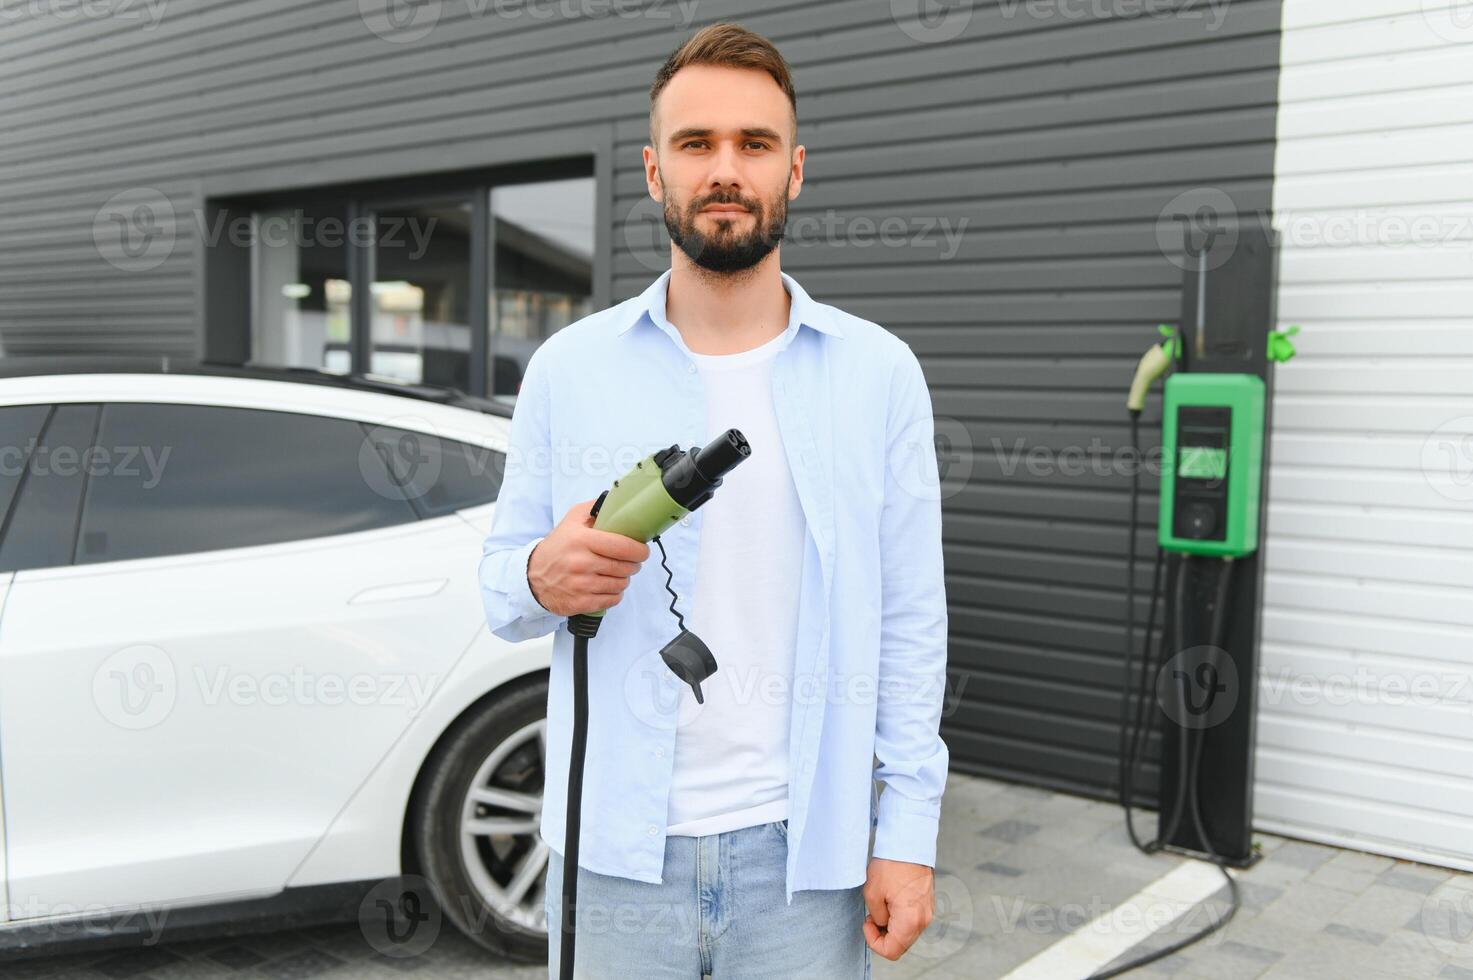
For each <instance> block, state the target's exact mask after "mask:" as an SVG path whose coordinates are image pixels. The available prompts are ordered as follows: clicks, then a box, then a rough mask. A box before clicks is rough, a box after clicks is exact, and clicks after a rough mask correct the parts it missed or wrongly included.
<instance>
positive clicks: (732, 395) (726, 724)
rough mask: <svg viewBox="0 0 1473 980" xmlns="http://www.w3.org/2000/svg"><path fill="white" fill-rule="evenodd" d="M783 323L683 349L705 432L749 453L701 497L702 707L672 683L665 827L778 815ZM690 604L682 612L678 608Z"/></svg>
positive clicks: (781, 811)
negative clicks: (706, 651)
mask: <svg viewBox="0 0 1473 980" xmlns="http://www.w3.org/2000/svg"><path fill="white" fill-rule="evenodd" d="M786 335H787V332H786V331H785V332H784V333H782V334H779V335H778V336H776V337H774V338H773V339H772V340H770V341H768V342H767V343H765V344H763V345H762V346H760V347H754V348H752V349H751V350H747V351H742V352H741V353H738V354H694V355H693V356H694V359H695V362H696V365H697V367H698V368H699V369H700V371H701V376H702V379H703V380H704V382H705V388H706V418H707V427H708V429H709V430H710V431H709V432H707V434H706V438H707V439H708V440H710V439H714V438H715V437H716V436H718V435H719V434H721V433H722V432H725V431H726V430H727V429H733V428H734V429H740V430H741V433H742V435H744V436H745V437H746V438H747V442H748V443H749V444H750V445H751V447H752V455H751V456H750V457H749V458H748V459H746V460H745V461H744V462H743V463H742V464H741V465H740V466H738V467H736V469H734V470H732V471H730V472H729V473H727V475H726V477H725V479H724V480H723V482H722V485H721V488H720V489H718V490H717V491H716V494H715V496H713V497H712V498H711V499H710V500H708V501H707V502H706V503H704V504H702V505H701V512H702V525H701V534H700V549H699V552H700V553H699V557H698V559H697V562H696V588H695V596H694V597H693V598H692V601H690V602H686V601H685V600H684V597H682V601H681V605H682V606H684V607H685V608H683V609H682V610H681V611H682V613H684V614H685V622H686V628H688V629H689V630H691V632H693V633H695V634H696V635H697V636H699V637H700V638H701V639H702V640H703V641H705V643H706V645H707V646H708V647H709V648H710V649H711V653H712V654H713V655H714V656H715V657H716V668H717V669H716V673H714V674H712V675H711V676H710V677H709V678H708V679H707V680H705V681H704V682H702V684H701V693H702V695H703V696H704V697H705V699H706V703H705V704H696V700H695V694H694V693H693V692H692V691H691V689H690V688H689V687H688V686H687V685H684V684H682V685H680V690H681V692H682V693H681V705H680V711H679V714H678V716H677V726H678V727H677V729H676V737H675V769H674V778H673V782H672V784H671V788H670V810H669V827H668V828H667V833H669V834H672V835H676V836H702V835H705V834H718V833H725V832H726V831H729V830H738V829H740V828H742V827H750V826H755V825H757V824H763V823H770V822H772V821H775V820H782V819H785V818H786V817H787V815H788V731H789V727H790V722H791V717H792V687H793V665H794V660H795V656H796V645H797V633H798V593H799V587H800V584H801V578H800V576H801V573H802V565H803V546H804V543H805V540H806V537H805V536H806V534H807V530H808V529H807V524H806V523H805V519H804V516H803V508H802V504H801V502H800V501H799V499H798V490H797V487H796V486H795V485H794V483H793V475H792V471H791V470H790V469H789V468H788V459H787V455H786V453H785V451H784V449H783V442H782V434H781V432H780V431H779V429H778V422H777V413H776V411H775V409H774V408H773V401H772V365H773V361H772V359H773V357H774V356H776V354H777V353H778V351H779V349H780V347H781V346H782V344H783V338H784V337H785V336H786ZM686 609H689V612H688V613H687V612H686Z"/></svg>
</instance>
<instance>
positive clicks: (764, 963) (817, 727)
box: [481, 24, 948, 980]
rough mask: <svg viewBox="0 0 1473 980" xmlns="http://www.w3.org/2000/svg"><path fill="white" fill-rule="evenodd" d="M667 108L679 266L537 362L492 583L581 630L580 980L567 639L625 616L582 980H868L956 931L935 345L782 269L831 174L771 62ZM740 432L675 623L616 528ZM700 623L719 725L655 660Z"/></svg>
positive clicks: (558, 821) (516, 618) (606, 681)
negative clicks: (939, 879) (939, 911)
mask: <svg viewBox="0 0 1473 980" xmlns="http://www.w3.org/2000/svg"><path fill="white" fill-rule="evenodd" d="M650 102H651V109H650V145H649V146H646V147H645V148H644V162H645V175H646V179H647V181H648V184H649V192H650V195H651V196H652V197H653V198H654V199H655V200H656V201H659V202H661V203H662V204H663V206H664V213H665V224H666V227H667V228H668V229H669V232H670V236H671V239H672V241H673V242H674V244H675V246H676V247H675V248H673V249H672V250H671V251H672V254H671V266H670V269H669V271H667V272H665V273H664V274H662V275H661V276H660V277H659V278H658V279H657V280H656V281H655V282H654V283H653V284H652V285H651V286H650V287H649V288H648V289H646V290H645V291H644V293H643V294H641V295H640V296H637V297H635V298H633V299H630V300H628V301H626V302H624V303H620V304H619V305H617V306H615V307H613V308H611V309H608V310H605V311H602V312H600V313H596V314H594V315H592V316H589V317H587V318H585V319H583V320H581V321H579V322H578V323H575V324H573V325H571V326H569V327H567V328H565V329H563V330H561V331H559V332H557V333H556V334H555V335H553V336H552V337H551V338H549V339H548V340H547V341H546V342H545V343H544V344H543V345H542V346H541V347H540V348H538V350H537V351H536V352H535V353H534V354H533V356H532V358H531V360H530V362H529V363H528V366H527V370H526V376H525V378H524V380H523V383H522V387H521V390H520V393H519V397H518V399H517V405H516V409H515V412H514V416H513V420H512V435H511V443H512V445H511V452H510V453H509V455H508V460H507V468H506V474H505V478H504V480H503V485H502V489H501V494H500V498H499V501H498V503H497V508H496V514H495V518H494V520H493V523H492V528H491V533H490V535H489V537H488V538H487V539H486V543H485V548H484V553H483V558H482V561H481V582H482V593H483V598H484V600H485V607H486V614H487V620H488V623H489V625H490V627H491V629H492V630H493V631H495V632H496V634H497V635H498V636H501V637H503V638H504V639H508V640H513V641H515V640H523V639H528V638H531V637H535V636H543V635H546V634H547V633H549V632H552V631H553V630H558V633H557V635H556V638H555V641H554V651H553V661H552V673H551V680H550V691H549V699H548V725H547V749H546V791H545V799H544V804H543V811H542V815H541V827H540V829H541V834H542V837H543V839H544V840H545V842H546V843H547V844H548V846H549V847H550V848H551V849H552V852H551V854H550V855H549V866H548V872H547V879H546V880H547V888H546V892H545V896H546V909H547V912H548V930H549V935H550V945H549V959H550V961H551V972H552V975H553V976H557V975H558V970H559V964H558V962H557V958H558V953H559V926H558V921H559V917H558V913H559V910H560V905H561V882H562V876H563V869H562V854H563V846H564V840H565V838H564V833H565V827H564V822H565V816H566V809H567V796H566V788H567V781H568V764H569V763H568V759H569V755H570V742H571V730H570V719H571V715H572V704H571V702H572V693H571V658H572V647H573V642H572V641H573V638H572V635H571V634H570V633H569V632H568V631H567V630H566V629H560V630H559V629H558V628H559V627H560V626H561V625H563V623H564V621H565V620H566V618H567V617H568V616H571V615H574V614H577V613H583V612H593V611H596V610H608V613H607V614H606V616H605V618H604V622H603V625H602V627H601V629H600V631H599V634H598V636H597V638H595V639H594V640H593V641H592V642H591V644H590V651H589V661H590V663H589V692H590V693H589V701H590V707H589V733H588V756H587V764H586V766H585V776H584V790H583V794H584V795H583V809H582V842H581V853H580V859H579V868H578V909H577V912H578V919H577V921H578V943H577V961H578V971H579V975H580V976H583V975H587V976H598V977H605V976H607V977H644V978H670V980H700V978H701V977H702V976H703V975H706V974H709V975H710V976H712V977H713V978H715V980H744V978H754V980H755V978H762V980H768V978H774V977H784V978H792V977H813V978H819V977H822V978H830V977H836V978H837V977H842V978H853V980H859V978H860V977H868V976H869V970H870V955H871V951H873V952H875V953H879V954H880V955H881V956H884V957H886V958H888V959H892V960H893V959H898V958H899V957H900V956H901V955H902V954H903V953H904V952H905V951H906V949H907V948H908V947H909V946H910V945H911V944H912V943H914V942H915V941H916V939H917V937H918V936H919V935H920V934H921V932H922V931H923V930H924V929H925V927H926V925H927V924H928V923H929V922H930V920H931V916H932V914H933V908H934V892H933V881H932V878H933V873H934V872H933V868H934V866H935V854H936V831H937V821H938V818H939V815H940V807H941V794H942V790H943V787H944V783H945V778H946V771H947V760H948V753H947V748H946V745H945V743H944V742H943V741H942V740H941V738H940V736H939V734H938V727H939V722H940V713H941V712H940V709H941V700H942V693H943V690H944V683H945V668H946V635H947V609H946V597H945V587H944V581H943V574H942V571H943V570H942V552H941V507H940V493H939V486H938V485H937V475H936V471H937V466H936V456H935V450H934V444H933V442H932V430H933V422H932V414H931V402H930V395H929V391H928V389H927V386H926V382H925V378H924V376H923V374H922V371H921V368H920V364H919V362H918V361H917V359H916V358H915V355H914V354H913V353H912V352H911V350H910V348H909V346H908V345H906V344H905V343H904V342H903V341H901V340H900V339H899V338H898V337H896V336H895V335H894V334H892V333H890V332H889V331H887V330H885V329H883V328H881V327H879V326H878V325H876V324H874V323H870V322H868V321H865V320H861V319H859V318H857V317H854V316H850V315H848V314H846V313H844V312H842V311H840V310H838V309H836V308H834V307H832V306H827V305H824V304H821V303H817V302H815V301H814V300H813V299H811V298H810V297H809V296H808V294H807V293H806V292H805V291H804V290H803V289H802V287H800V286H799V285H798V283H797V282H796V281H795V280H794V279H793V278H792V277H790V276H788V275H786V274H785V273H782V272H781V271H780V268H779V255H780V249H779V247H778V245H779V242H780V240H781V237H782V234H783V227H784V224H785V221H786V217H787V202H788V201H790V200H792V199H794V198H796V197H797V196H798V193H799V191H800V190H801V188H802V184H803V163H804V156H805V151H804V148H803V147H802V146H798V145H796V137H797V111H796V107H797V100H796V96H795V94H794V91H793V85H792V81H791V78H790V76H789V72H788V67H787V65H786V63H785V62H784V60H783V58H782V56H781V55H780V54H779V53H778V52H777V50H776V48H774V47H773V46H772V44H771V42H769V41H768V40H767V39H765V38H762V37H760V36H758V35H756V34H752V33H751V32H748V31H746V30H744V29H743V28H741V27H739V26H737V25H733V24H718V25H714V26H712V27H708V28H706V29H704V30H702V31H700V32H699V33H697V34H696V35H694V36H693V37H691V38H690V39H689V40H688V41H686V42H685V44H683V45H682V46H681V47H680V48H678V49H677V50H676V51H675V52H674V53H673V54H672V55H671V56H670V59H669V60H668V61H667V62H666V64H665V65H664V67H663V68H662V69H661V70H660V72H659V74H658V75H657V77H656V79H655V82H654V85H653V87H652V89H651V92H650ZM729 428H736V429H739V430H741V432H742V433H743V434H744V435H745V436H746V438H747V440H748V442H749V443H750V444H751V447H752V455H751V458H750V459H748V460H746V461H745V462H743V463H742V464H741V465H740V466H738V467H737V468H736V469H734V470H732V471H731V472H730V473H729V474H728V475H727V477H726V480H725V482H724V484H723V485H722V486H721V487H720V488H719V489H718V490H717V491H716V493H715V496H714V497H712V498H711V500H709V501H708V502H707V503H705V504H704V505H703V506H701V507H700V508H698V509H697V510H696V511H694V512H693V513H692V514H691V515H690V516H689V517H687V518H686V519H684V520H682V521H681V522H680V523H679V524H677V525H675V526H673V527H672V528H670V529H669V530H668V531H667V532H666V533H665V534H663V535H662V536H661V538H660V541H659V544H660V546H661V547H662V548H663V549H664V551H665V553H666V554H667V555H668V563H669V573H668V582H669V589H671V590H673V591H674V593H675V594H676V596H678V599H675V600H672V597H671V592H670V591H668V590H667V587H666V586H667V575H666V573H665V570H664V569H663V568H656V569H654V570H653V574H646V575H637V574H636V573H637V572H638V571H639V570H640V569H641V568H642V566H643V563H644V561H645V560H646V559H647V558H648V557H649V555H650V547H649V546H648V545H646V544H644V543H641V542H636V541H633V540H631V539H628V538H625V537H622V536H620V535H617V534H613V533H610V532H607V531H600V530H596V529H594V528H593V526H592V525H593V519H592V518H591V517H590V510H591V508H592V505H593V503H594V501H595V499H596V498H597V497H598V495H599V493H600V492H601V491H603V490H605V489H607V488H608V487H609V485H610V484H612V482H613V481H614V480H615V479H617V478H619V477H620V476H622V475H623V474H624V473H625V472H627V471H628V470H629V469H630V468H632V466H633V464H634V463H635V462H637V461H638V460H640V459H642V458H644V457H645V456H646V455H648V454H649V453H651V452H654V451H656V450H658V449H662V448H665V447H667V446H670V445H672V444H677V443H678V444H679V445H681V446H682V447H683V448H694V447H699V446H703V445H705V444H706V443H707V442H709V441H710V440H711V439H713V438H715V437H716V436H717V435H719V434H720V433H722V432H724V431H725V430H727V429H729ZM556 515H561V518H560V519H559V520H557V521H556V526H554V523H555V521H554V518H555V516H556ZM672 604H673V605H674V606H675V608H676V609H677V610H680V611H681V613H682V615H684V616H685V618H686V621H687V625H688V627H689V628H690V629H691V630H692V632H694V633H695V634H697V635H698V636H699V637H701V639H702V640H704V641H705V642H706V644H707V645H708V646H709V647H710V648H711V650H712V652H713V653H714V655H715V657H716V660H717V663H718V668H717V672H716V673H715V674H714V675H713V676H712V677H710V678H709V679H707V680H706V681H704V682H703V684H702V688H703V693H704V703H702V704H697V703H696V702H695V700H694V696H693V692H692V691H691V690H690V689H689V688H687V687H686V686H685V685H684V684H683V683H682V682H680V681H678V680H677V679H676V678H675V677H674V675H673V674H672V673H671V672H670V670H669V669H668V668H667V667H666V666H665V665H664V663H663V661H661V660H660V658H659V656H658V652H659V650H660V649H661V648H662V647H663V646H664V645H665V643H666V642H667V641H669V640H670V639H671V638H672V637H673V636H674V635H676V633H677V632H678V629H679V626H678V624H677V622H676V619H675V616H674V615H673V614H672V609H671V606H672ZM876 759H878V762H879V765H878V768H876V766H875V762H876ZM876 779H878V780H879V781H881V782H883V783H885V790H884V792H883V793H882V794H880V795H879V796H878V798H876V796H875V790H876V788H877V786H876V782H875V780H876ZM867 811H868V812H867ZM871 830H873V832H874V839H873V857H872V858H870V859H868V862H867V864H866V860H867V858H868V853H869V850H870V845H871V841H870V833H871Z"/></svg>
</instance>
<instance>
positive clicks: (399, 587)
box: [348, 578, 450, 606]
mask: <svg viewBox="0 0 1473 980" xmlns="http://www.w3.org/2000/svg"><path fill="white" fill-rule="evenodd" d="M449 582H450V580H449V579H448V578H431V579H424V580H423V581H419V582H398V583H395V584H394V585H376V586H374V587H373V588H371V589H364V590H363V591H362V592H360V593H358V594H357V595H355V596H354V597H353V598H351V599H349V600H348V605H350V606H362V605H366V604H368V603H370V602H398V601H399V600H401V599H426V598H428V597H430V596H432V595H435V594H436V593H438V592H439V591H440V590H441V589H443V588H445V586H446V585H447V584H449Z"/></svg>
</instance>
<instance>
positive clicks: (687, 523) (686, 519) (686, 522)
mask: <svg viewBox="0 0 1473 980" xmlns="http://www.w3.org/2000/svg"><path fill="white" fill-rule="evenodd" d="M680 523H682V524H684V525H685V526H686V527H690V515H689V514H687V515H686V516H685V517H682V518H681V519H680Z"/></svg>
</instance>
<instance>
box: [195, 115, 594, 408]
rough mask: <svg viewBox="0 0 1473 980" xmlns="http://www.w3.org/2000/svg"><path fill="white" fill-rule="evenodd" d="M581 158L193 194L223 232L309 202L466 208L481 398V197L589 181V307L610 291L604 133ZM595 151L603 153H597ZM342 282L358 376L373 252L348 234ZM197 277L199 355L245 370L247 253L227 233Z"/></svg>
mask: <svg viewBox="0 0 1473 980" xmlns="http://www.w3.org/2000/svg"><path fill="white" fill-rule="evenodd" d="M593 142H594V143H595V145H593V146H591V147H590V148H589V149H588V150H587V151H585V152H582V153H579V154H577V155H573V156H559V157H554V158H550V159H545V160H537V161H519V162H516V163H511V164H506V165H501V166H495V167H481V168H474V169H468V170H459V171H450V172H444V173H427V174H418V175H414V176H405V177H393V178H381V179H374V180H363V181H357V182H352V183H338V184H329V185H316V186H313V185H307V186H300V187H292V188H280V189H273V190H269V191H261V192H256V193H247V194H233V195H211V194H210V193H209V190H208V188H205V189H203V190H204V194H203V195H202V196H204V198H205V205H204V216H205V218H206V220H207V222H209V225H208V226H209V227H220V228H225V227H231V225H230V222H233V221H235V220H237V219H239V218H242V217H246V218H248V217H249V216H250V215H251V214H252V213H254V212H256V211H262V210H271V209H273V208H287V207H293V206H296V205H300V204H301V203H302V202H303V200H304V199H307V198H310V199H311V200H312V201H313V202H314V203H315V204H319V205H327V204H332V205H337V206H340V207H342V208H343V209H344V210H345V211H346V212H347V214H348V219H349V220H350V221H351V220H352V219H354V218H356V217H359V216H362V215H368V214H372V213H373V212H374V211H375V210H377V209H382V208H386V207H393V206H399V207H404V206H415V205H424V204H440V203H444V202H447V201H456V202H458V203H464V202H466V201H467V200H468V201H469V202H470V205H471V230H472V234H471V255H470V263H471V270H470V272H471V282H470V291H471V294H472V302H471V304H470V309H469V321H470V323H469V327H470V331H471V351H470V366H469V385H468V392H467V393H468V394H471V395H476V396H478V397H488V391H489V388H490V381H491V379H490V378H489V377H488V364H487V355H488V353H489V352H488V350H487V346H488V344H489V341H490V330H489V322H488V321H489V318H490V313H489V309H488V305H487V302H486V301H485V298H486V297H489V296H490V295H491V289H492V283H491V282H490V274H491V273H490V263H489V259H490V254H491V253H490V248H491V242H490V238H491V234H492V231H491V228H492V221H491V215H490V208H491V191H492V190H493V189H495V188H498V187H507V186H513V185H516V184H527V183H539V182H543V181H550V180H563V179H574V178H580V177H581V178H592V179H593V181H594V261H593V282H592V290H593V305H594V307H595V308H596V309H602V308H603V307H605V306H607V305H609V302H610V294H611V290H612V264H611V258H610V256H611V247H610V241H609V225H610V214H611V211H612V194H613V186H612V185H613V180H612V161H611V156H612V134H611V133H610V134H609V137H608V139H607V140H606V141H593ZM605 143H606V144H607V145H605ZM345 247H346V249H347V257H348V262H347V267H348V281H349V284H350V285H351V287H352V296H353V299H352V305H351V307H350V309H351V314H350V331H351V333H350V335H351V338H352V339H351V350H350V364H351V369H352V370H353V371H354V372H359V373H363V372H366V371H368V368H369V363H370V357H371V349H370V345H369V340H370V338H369V323H370V318H369V302H370V295H371V294H370V291H369V290H370V284H371V283H372V282H373V279H374V268H373V261H374V260H373V251H374V248H373V245H372V244H368V245H366V246H365V245H363V244H361V243H359V242H356V241H354V240H352V237H351V236H349V239H348V241H347V242H346V246H345ZM202 252H203V257H202V260H201V261H202V263H203V265H202V275H203V278H204V281H205V289H204V291H203V293H204V295H203V309H202V310H201V313H202V318H203V321H204V332H203V335H202V337H201V345H200V346H201V356H202V357H203V358H204V359H206V360H211V361H219V362H222V363H227V364H246V363H249V361H250V358H251V313H252V311H251V304H252V302H253V297H252V292H251V249H250V247H249V246H248V245H247V246H241V245H239V244H237V243H235V242H232V241H231V240H230V236H229V235H224V236H222V237H221V238H220V239H219V240H217V241H215V242H213V243H212V244H209V245H207V246H206V247H205V248H204V249H203V250H202Z"/></svg>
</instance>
